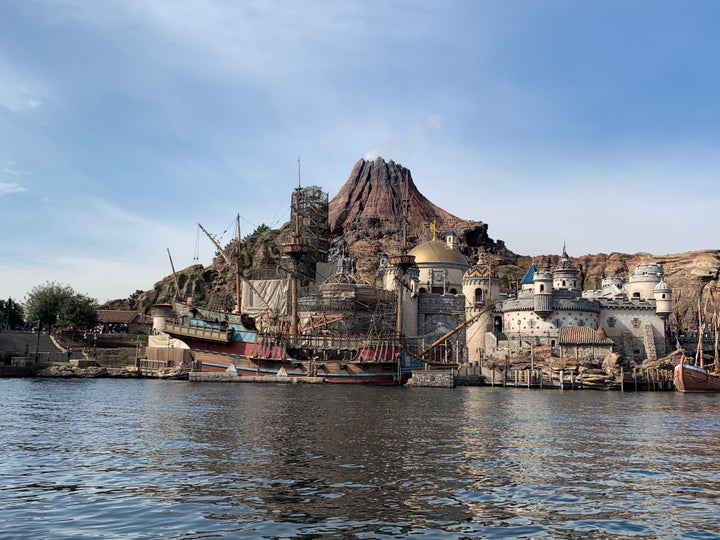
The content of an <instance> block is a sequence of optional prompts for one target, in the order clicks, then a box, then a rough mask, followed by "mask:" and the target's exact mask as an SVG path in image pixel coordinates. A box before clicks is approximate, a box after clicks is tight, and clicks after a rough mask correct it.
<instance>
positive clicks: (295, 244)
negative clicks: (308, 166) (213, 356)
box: [283, 158, 310, 341]
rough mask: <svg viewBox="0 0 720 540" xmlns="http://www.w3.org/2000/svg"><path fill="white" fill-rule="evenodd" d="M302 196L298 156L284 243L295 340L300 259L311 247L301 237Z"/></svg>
mask: <svg viewBox="0 0 720 540" xmlns="http://www.w3.org/2000/svg"><path fill="white" fill-rule="evenodd" d="M301 196H302V187H301V186H300V158H298V187H296V188H295V193H294V194H293V201H292V206H293V214H294V216H293V223H292V233H291V235H290V242H288V243H285V244H283V252H284V253H285V255H287V256H288V257H290V260H291V261H292V271H291V272H290V335H291V336H292V339H293V341H294V340H296V339H297V337H298V326H299V322H300V318H299V316H298V279H297V276H298V270H299V268H300V259H301V258H302V256H303V255H304V254H306V253H307V252H308V250H309V249H310V248H309V246H308V245H307V244H305V243H303V241H302V238H301V237H300V212H301V208H300V197H301Z"/></svg>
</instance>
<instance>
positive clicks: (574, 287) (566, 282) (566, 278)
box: [553, 246, 581, 291]
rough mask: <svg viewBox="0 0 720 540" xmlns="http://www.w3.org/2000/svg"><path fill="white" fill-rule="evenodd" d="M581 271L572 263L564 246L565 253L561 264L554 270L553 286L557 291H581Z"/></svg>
mask: <svg viewBox="0 0 720 540" xmlns="http://www.w3.org/2000/svg"><path fill="white" fill-rule="evenodd" d="M579 280H580V270H578V268H577V266H575V265H574V264H573V263H572V262H570V257H569V256H568V254H567V251H565V247H564V246H563V253H562V258H561V259H560V262H559V263H558V265H557V266H556V267H555V269H554V270H553V286H554V287H555V288H556V289H564V290H567V291H579V290H580V289H581V288H580V285H579Z"/></svg>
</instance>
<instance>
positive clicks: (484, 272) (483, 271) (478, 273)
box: [463, 264, 492, 278]
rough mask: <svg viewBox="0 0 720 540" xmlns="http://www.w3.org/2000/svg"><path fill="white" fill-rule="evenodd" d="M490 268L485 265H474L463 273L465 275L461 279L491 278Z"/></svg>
mask: <svg viewBox="0 0 720 540" xmlns="http://www.w3.org/2000/svg"><path fill="white" fill-rule="evenodd" d="M490 274H491V270H490V266H488V265H487V264H476V265H475V266H471V267H470V268H469V269H468V271H467V272H465V275H464V276H463V277H466V278H483V277H484V278H486V277H492V276H491V275H490Z"/></svg>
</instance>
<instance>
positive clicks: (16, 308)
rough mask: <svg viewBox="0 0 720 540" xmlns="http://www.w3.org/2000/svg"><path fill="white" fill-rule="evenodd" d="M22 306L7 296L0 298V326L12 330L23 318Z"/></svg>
mask: <svg viewBox="0 0 720 540" xmlns="http://www.w3.org/2000/svg"><path fill="white" fill-rule="evenodd" d="M24 318H25V317H24V311H23V306H22V304H20V303H19V302H17V301H15V300H13V299H12V298H8V299H7V300H0V321H2V323H1V324H0V328H7V329H8V330H12V329H13V328H15V327H16V326H17V325H19V324H21V323H22V322H23V320H24Z"/></svg>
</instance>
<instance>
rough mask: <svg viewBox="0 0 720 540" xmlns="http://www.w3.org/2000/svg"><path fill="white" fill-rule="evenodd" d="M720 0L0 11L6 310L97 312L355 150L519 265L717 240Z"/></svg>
mask: <svg viewBox="0 0 720 540" xmlns="http://www.w3.org/2000/svg"><path fill="white" fill-rule="evenodd" d="M718 20H720V3H718V2H715V1H710V0H708V1H699V0H698V1H695V0H677V1H663V0H648V1H644V0H634V1H631V2H628V1H626V0H587V1H582V2H578V1H574V0H543V1H540V0H533V1H523V0H517V1H513V2H506V1H502V0H494V1H484V0H467V1H460V0H458V1H453V0H436V1H424V0H362V1H352V0H348V1H343V2H338V1H335V0H307V1H292V0H283V1H280V0H276V1H273V0H262V1H260V0H257V1H254V0H243V1H242V2H239V1H235V0H227V1H226V0H202V1H199V0H198V1H193V0H102V1H96V0H6V1H3V2H0V230H1V232H0V239H1V240H0V298H7V297H8V296H11V297H12V298H14V299H19V300H22V299H23V298H24V297H25V295H26V294H27V292H28V291H30V289H32V287H34V286H36V285H40V284H44V283H45V282H48V281H50V282H59V283H63V284H68V285H70V286H72V287H73V288H74V289H75V290H76V291H77V292H80V293H82V294H87V295H89V296H92V297H94V298H97V299H98V300H99V301H100V302H104V301H105V300H108V299H113V298H125V297H127V296H128V295H130V294H131V293H132V292H134V291H135V290H137V289H142V290H146V289H149V288H151V287H152V286H153V284H154V283H155V282H157V281H158V280H160V279H161V278H162V277H164V276H166V275H168V274H169V273H170V271H171V270H170V262H169V259H168V254H167V250H170V252H171V254H172V256H173V260H174V263H175V266H176V268H184V267H186V266H188V265H190V264H193V263H194V262H195V257H196V256H197V257H199V259H198V260H199V262H201V263H203V264H208V263H209V262H210V260H211V258H212V255H213V253H214V251H215V248H214V246H212V244H211V243H210V241H209V240H208V239H207V238H206V237H204V235H203V236H202V237H201V238H199V237H198V235H197V223H198V222H199V223H202V224H203V226H205V228H206V229H208V230H209V231H211V232H213V233H217V234H218V236H221V235H222V234H223V232H224V231H228V232H227V233H225V235H224V236H222V241H223V243H225V242H226V241H229V240H230V238H231V236H229V235H231V234H232V231H230V230H229V228H230V227H231V225H232V223H233V220H234V217H235V215H236V214H238V213H239V214H240V215H241V228H242V234H243V235H245V234H249V233H251V232H252V231H253V230H254V229H255V227H257V226H258V225H260V224H263V223H264V224H267V225H269V226H272V227H275V226H278V225H280V224H282V223H283V222H284V221H286V219H287V216H288V211H287V209H288V205H289V197H290V193H291V191H292V188H293V187H294V186H295V185H296V184H297V160H298V157H299V158H300V160H301V163H302V165H301V181H302V183H303V185H319V186H322V187H323V188H324V189H325V190H326V191H328V193H329V194H330V197H332V196H334V195H335V194H336V193H337V191H338V190H339V188H340V187H341V186H342V184H343V183H344V182H345V181H346V180H347V178H348V175H349V173H350V171H351V170H352V167H353V165H354V164H355V163H356V162H357V161H358V160H359V159H361V158H363V157H376V156H381V157H383V158H385V159H386V160H390V159H392V160H394V161H395V162H397V163H400V164H402V165H403V166H404V167H407V168H408V169H410V170H411V171H412V176H413V179H414V181H415V183H416V184H417V186H418V188H419V189H420V191H421V192H422V193H423V194H424V195H425V196H427V197H428V198H429V199H430V200H431V201H433V202H434V203H436V204H437V205H439V206H440V207H442V208H444V209H446V210H447V211H449V212H451V213H453V214H455V215H456V216H459V217H462V218H466V219H474V220H481V221H484V222H486V223H488V224H489V227H490V228H489V234H490V236H491V237H492V238H494V239H501V240H504V241H505V242H506V244H507V246H508V247H509V248H510V249H511V250H512V251H514V252H516V253H520V254H525V255H540V254H549V253H559V252H560V251H561V249H562V245H563V242H564V241H566V242H567V246H568V252H569V253H570V255H573V256H579V255H583V254H587V253H598V252H604V253H610V252H613V251H619V252H624V253H635V252H639V251H645V252H649V253H652V254H656V255H661V254H667V253H677V252H683V251H689V250H697V249H708V248H718V236H717V235H718V230H719V228H718V225H717V216H718V214H719V207H718V203H719V202H720V187H718V185H719V184H718V176H719V174H718V173H719V172H720V152H718V142H719V140H720V118H719V116H720V98H719V96H720V67H719V64H718V57H719V56H720V33H718V32H717V21H718Z"/></svg>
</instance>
